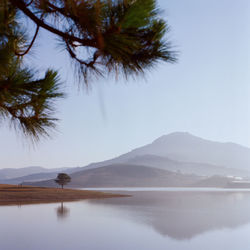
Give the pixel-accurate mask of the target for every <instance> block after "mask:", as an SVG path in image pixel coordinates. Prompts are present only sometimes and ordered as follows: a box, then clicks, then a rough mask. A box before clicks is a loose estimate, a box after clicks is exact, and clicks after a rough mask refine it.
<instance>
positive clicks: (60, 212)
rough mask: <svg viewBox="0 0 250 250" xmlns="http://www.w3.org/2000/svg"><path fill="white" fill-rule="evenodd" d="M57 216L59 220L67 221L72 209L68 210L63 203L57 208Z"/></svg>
mask: <svg viewBox="0 0 250 250" xmlns="http://www.w3.org/2000/svg"><path fill="white" fill-rule="evenodd" d="M56 214H57V218H58V219H65V218H66V217H68V216H69V214H70V209H69V208H67V207H66V206H65V205H64V204H63V202H61V205H60V206H59V207H57V208H56Z"/></svg>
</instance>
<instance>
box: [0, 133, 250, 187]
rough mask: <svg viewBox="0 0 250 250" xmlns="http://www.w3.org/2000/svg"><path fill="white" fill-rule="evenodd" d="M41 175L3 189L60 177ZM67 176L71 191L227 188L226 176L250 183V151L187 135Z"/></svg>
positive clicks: (162, 140)
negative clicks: (122, 188)
mask: <svg viewBox="0 0 250 250" xmlns="http://www.w3.org/2000/svg"><path fill="white" fill-rule="evenodd" d="M59 170H60V171H62V169H59ZM39 171H40V172H39V173H33V174H29V175H27V176H21V177H20V176H19V177H18V178H14V179H8V180H7V181H6V180H5V182H4V183H7V182H9V183H18V182H19V183H20V182H29V183H30V184H32V185H41V186H44V185H45V186H51V185H52V186H55V183H54V181H53V179H54V178H55V177H56V174H57V173H58V172H59V171H57V172H56V171H55V170H53V172H52V171H51V172H49V171H48V170H44V169H43V172H41V169H39ZM46 171H47V172H46ZM63 171H64V172H66V173H69V174H71V178H72V183H71V185H72V186H77V187H91V186H92V187H98V186H99V187H102V186H103V187H107V186H109V187H115V186H136V185H137V186H187V185H192V186H204V185H205V186H220V187H224V186H227V185H228V183H229V182H231V179H228V176H235V177H244V178H249V177H250V149H249V148H247V147H243V146H241V145H238V144H234V143H220V142H214V141H209V140H205V139H202V138H199V137H196V136H193V135H191V134H189V133H183V132H176V133H172V134H169V135H165V136H162V137H160V138H158V139H156V140H155V141H153V142H152V143H151V144H148V145H145V146H143V147H140V148H137V149H134V150H132V151H130V152H128V153H126V154H123V155H121V156H119V157H116V158H113V159H111V160H107V161H103V162H98V163H92V164H89V165H88V166H85V167H81V168H69V169H64V170H63ZM0 174H1V172H0ZM215 175H216V176H221V178H217V177H214V176H215ZM170 176H171V178H172V180H171V178H170ZM0 179H1V178H0ZM48 179H52V180H48ZM191 179H192V180H191ZM180 180H181V181H180ZM220 180H221V183H220ZM34 181H39V182H37V183H34ZM247 185H248V184H247Z"/></svg>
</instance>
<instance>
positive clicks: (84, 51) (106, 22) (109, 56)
mask: <svg viewBox="0 0 250 250" xmlns="http://www.w3.org/2000/svg"><path fill="white" fill-rule="evenodd" d="M10 1H11V2H12V3H13V4H14V5H15V6H17V8H19V10H21V11H22V12H23V13H24V14H25V15H26V16H27V17H28V18H30V19H31V20H32V21H34V22H35V23H36V25H37V26H38V27H42V28H45V29H47V30H49V31H50V32H52V33H54V34H55V35H57V36H58V37H59V39H60V40H61V45H63V46H64V48H65V49H66V50H67V51H68V53H69V56H70V58H72V60H73V62H74V63H75V65H76V69H77V72H78V73H79V76H80V77H84V79H85V82H87V81H88V78H89V76H93V75H97V76H105V75H107V74H109V73H115V74H116V75H117V74H122V75H124V76H125V77H128V76H130V75H138V74H143V73H145V71H146V70H147V69H150V68H152V67H153V66H154V65H155V64H156V63H157V62H158V61H160V60H162V61H165V62H171V63H173V62H175V61H176V53H175V52H174V51H172V50H171V44H170V42H169V41H168V40H167V38H166V37H165V34H166V33H167V31H168V26H167V24H166V22H165V21H164V20H163V19H161V18H160V15H159V10H158V9H157V7H156V0H113V1H112V0H82V1H78V0H56V1H55V0H34V1H32V2H31V4H30V5H29V6H27V5H28V3H29V2H30V1H28V0H26V1H25V0H10Z"/></svg>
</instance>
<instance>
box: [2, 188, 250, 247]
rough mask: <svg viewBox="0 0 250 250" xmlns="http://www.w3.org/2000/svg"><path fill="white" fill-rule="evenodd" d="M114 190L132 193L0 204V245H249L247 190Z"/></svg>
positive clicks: (249, 201) (249, 197)
mask: <svg viewBox="0 0 250 250" xmlns="http://www.w3.org/2000/svg"><path fill="white" fill-rule="evenodd" d="M113 192H115V191H113ZM116 192H119V193H126V194H131V195H132V196H131V197H126V198H109V199H100V200H85V201H79V202H69V203H53V204H38V205H24V206H0V225H1V227H0V242H1V247H0V249H4V250H9V249H10V250H12V249H20V250H22V249H25V250H28V249H36V250H37V249H43V250H46V249H87V250H92V249H93V250H94V249H97V250H99V249H105V250H106V249H109V250H117V249H124V250H125V249H126V250H140V249H142V250H144V249H146V250H147V249H150V250H151V249H152V250H153V249H156V250H158V249H159V250H161V249H164V250H165V249H171V250H180V249H190V250H201V249H202V250H210V249H211V250H224V249H225V250H228V249H229V250H235V249H247V248H248V246H249V245H250V239H249V234H250V192H241V191H237V190H235V191H227V192H224V191H214V190H210V191H209V189H207V190H204V191H201V190H200V191H196V192H192V191H188V190H186V191H163V190H162V191H157V190H153V191H149V189H147V191H121V190H119V191H116ZM13 239H15V240H13Z"/></svg>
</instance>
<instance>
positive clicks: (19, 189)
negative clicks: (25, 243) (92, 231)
mask: <svg viewBox="0 0 250 250" xmlns="http://www.w3.org/2000/svg"><path fill="white" fill-rule="evenodd" d="M128 196H129V195H122V194H113V193H106V192H100V191H89V190H77V189H67V188H65V189H61V188H46V187H33V186H18V185H8V184H0V206H1V205H24V204H39V203H54V202H67V201H68V202H70V201H79V200H85V199H105V198H115V197H128Z"/></svg>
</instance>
